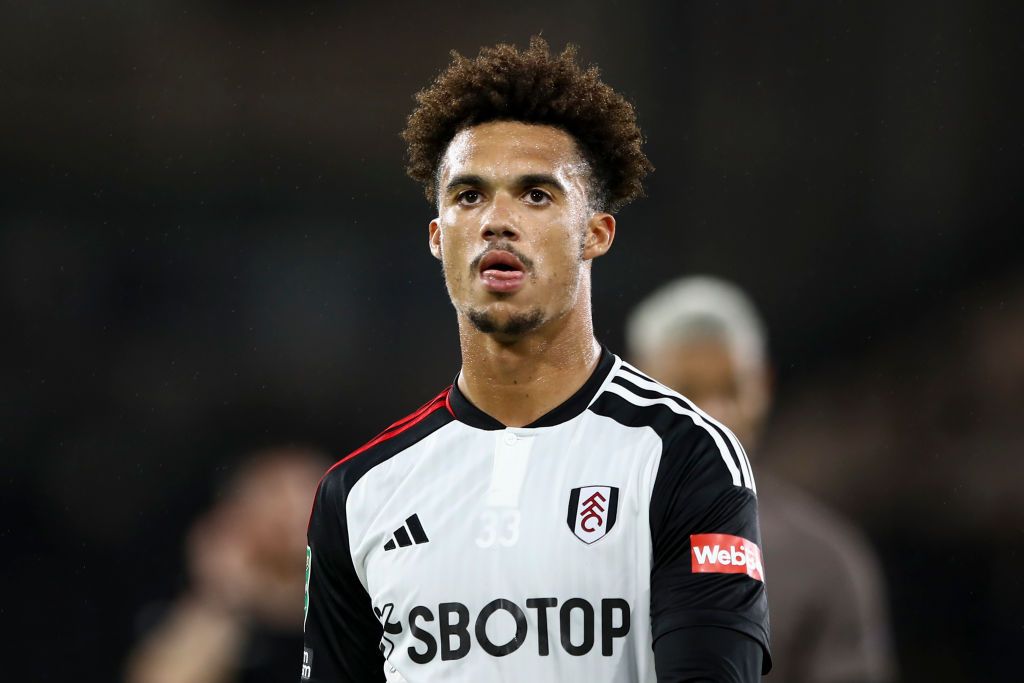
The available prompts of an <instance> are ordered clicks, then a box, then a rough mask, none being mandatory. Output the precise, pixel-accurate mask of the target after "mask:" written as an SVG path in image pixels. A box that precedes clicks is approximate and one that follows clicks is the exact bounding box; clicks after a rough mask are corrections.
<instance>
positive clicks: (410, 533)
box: [384, 515, 430, 550]
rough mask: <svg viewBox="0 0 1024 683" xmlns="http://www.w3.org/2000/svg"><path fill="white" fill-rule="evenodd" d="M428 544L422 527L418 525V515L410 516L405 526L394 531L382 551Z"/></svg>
mask: <svg viewBox="0 0 1024 683" xmlns="http://www.w3.org/2000/svg"><path fill="white" fill-rule="evenodd" d="M428 542H430V539H429V538H427V532H425V531H424V530H423V525H422V524H420V518H419V515H412V516H411V517H407V518H406V520H405V524H403V525H402V526H400V527H398V528H397V529H395V533H393V534H391V538H390V539H388V542H387V543H385V544H384V550H394V549H395V548H408V547H409V546H411V545H419V544H420V543H428Z"/></svg>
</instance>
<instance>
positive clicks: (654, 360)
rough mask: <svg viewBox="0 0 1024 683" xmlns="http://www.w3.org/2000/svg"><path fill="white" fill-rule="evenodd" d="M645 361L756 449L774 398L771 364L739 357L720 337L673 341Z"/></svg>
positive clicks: (658, 376) (644, 364)
mask: <svg viewBox="0 0 1024 683" xmlns="http://www.w3.org/2000/svg"><path fill="white" fill-rule="evenodd" d="M641 363H642V365H641V367H642V368H643V369H644V370H646V371H647V372H648V373H649V374H650V375H652V376H653V377H654V378H656V379H657V380H658V381H660V382H662V383H663V384H666V385H667V386H669V387H671V388H672V389H675V390H676V391H678V392H679V393H681V394H682V395H683V396H685V397H687V398H688V399H690V400H691V401H693V402H694V403H696V404H697V406H698V407H700V409H701V410H703V411H704V412H706V413H708V414H709V415H711V417H713V418H715V419H716V420H718V421H719V422H722V423H723V424H725V426H727V427H728V428H729V429H731V430H732V431H733V433H735V434H736V436H738V437H739V439H740V443H742V444H743V446H744V448H745V449H746V450H747V452H748V453H750V452H751V451H753V449H754V448H755V447H756V445H757V441H758V438H759V436H760V432H761V428H762V426H763V424H764V420H765V417H766V416H767V412H768V407H769V403H770V387H769V381H770V380H769V376H768V372H767V369H766V368H764V367H763V366H762V365H759V364H757V363H753V362H744V361H743V359H739V358H737V357H736V354H735V353H733V351H732V349H731V348H730V346H729V345H728V343H726V341H725V340H723V339H720V338H717V337H714V336H703V337H697V338H694V339H687V340H685V341H671V342H667V343H665V344H664V345H663V346H662V348H661V349H660V351H658V352H656V353H653V354H651V355H650V356H649V357H644V358H643V359H641Z"/></svg>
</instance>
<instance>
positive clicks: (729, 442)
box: [612, 368, 753, 488]
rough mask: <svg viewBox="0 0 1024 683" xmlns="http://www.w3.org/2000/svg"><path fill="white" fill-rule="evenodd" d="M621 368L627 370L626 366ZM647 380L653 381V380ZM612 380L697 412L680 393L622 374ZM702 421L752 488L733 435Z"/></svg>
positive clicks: (627, 387)
mask: <svg viewBox="0 0 1024 683" xmlns="http://www.w3.org/2000/svg"><path fill="white" fill-rule="evenodd" d="M623 369H625V370H627V371H628V368H623ZM631 374H633V375H635V376H637V377H642V378H644V377H643V375H641V374H640V373H637V372H631ZM644 379H646V378H644ZM649 381H651V382H655V380H649ZM612 382H613V383H615V384H618V385H619V386H622V387H625V388H626V389H628V390H629V391H630V392H632V393H634V394H636V395H637V396H641V397H643V398H661V399H667V400H669V401H672V402H673V403H675V404H676V405H678V406H679V407H680V408H684V409H685V410H688V411H690V412H693V413H698V410H697V407H696V406H695V405H693V404H692V403H690V402H689V401H687V400H686V399H684V398H683V397H682V396H680V395H677V394H672V393H668V392H661V391H655V390H654V389H646V388H644V387H640V386H637V385H636V384H634V383H633V382H631V381H629V379H628V378H626V377H623V376H622V375H617V376H616V377H615V378H613V379H612ZM698 414H699V413H698ZM703 422H704V424H706V425H708V426H709V427H710V428H711V429H713V430H715V432H716V433H717V434H718V436H719V438H721V440H722V442H723V443H724V444H725V447H726V449H727V450H728V452H729V456H730V457H731V458H732V461H733V462H734V463H735V464H736V467H738V468H739V471H740V474H741V480H742V481H743V482H744V485H745V486H747V487H749V488H753V487H752V486H751V479H750V474H748V473H749V471H750V470H749V466H748V465H747V464H746V455H745V454H742V453H739V452H738V451H737V446H736V445H734V443H733V440H734V438H735V437H733V436H732V435H731V434H728V433H726V431H725V429H724V428H723V427H722V426H721V425H720V424H719V423H718V422H717V421H716V420H710V419H708V420H703Z"/></svg>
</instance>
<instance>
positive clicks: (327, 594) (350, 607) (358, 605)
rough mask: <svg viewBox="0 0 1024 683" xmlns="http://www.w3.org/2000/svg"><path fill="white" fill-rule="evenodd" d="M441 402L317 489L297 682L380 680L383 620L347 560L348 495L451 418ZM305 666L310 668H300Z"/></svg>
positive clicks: (329, 476) (346, 463)
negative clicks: (376, 469)
mask: <svg viewBox="0 0 1024 683" xmlns="http://www.w3.org/2000/svg"><path fill="white" fill-rule="evenodd" d="M452 419H453V418H452V415H451V413H449V412H448V411H447V410H446V409H445V407H444V403H443V402H439V403H438V405H437V406H436V407H435V408H434V409H432V410H429V411H428V412H427V413H425V414H424V415H423V416H421V417H420V418H417V419H415V420H413V421H411V422H409V423H408V425H407V426H403V427H402V428H401V430H400V431H396V432H395V434H394V436H391V437H389V438H386V439H385V440H382V441H380V442H379V443H376V444H375V445H373V446H371V447H370V448H367V449H366V450H365V451H362V452H357V454H356V455H355V456H354V457H351V458H350V459H345V460H342V461H340V462H339V463H337V464H336V465H334V466H333V467H332V468H331V469H330V470H328V472H327V474H326V475H324V478H323V479H322V480H321V481H320V485H319V486H318V487H317V493H316V498H315V501H314V504H313V514H312V516H311V518H310V523H309V531H308V544H309V548H310V574H309V589H308V590H309V607H308V612H307V614H306V625H305V635H304V638H303V646H304V652H303V658H304V662H303V672H302V675H301V678H300V681H302V683H307V682H313V683H316V682H323V683H327V682H328V681H330V682H331V683H341V682H344V683H367V682H371V681H378V682H382V681H384V680H385V679H384V656H383V654H382V653H381V650H380V649H379V645H380V640H381V636H382V635H383V626H382V625H381V622H380V621H379V620H378V618H377V616H376V615H375V614H374V610H373V604H372V601H371V598H370V596H369V594H368V593H367V592H366V589H365V588H364V587H363V584H362V582H361V581H360V580H359V576H358V574H357V572H356V568H355V566H354V564H353V562H352V554H351V551H350V545H349V536H348V519H347V515H346V506H347V503H348V494H349V492H350V491H351V490H352V487H354V486H355V484H356V482H358V481H359V480H360V479H361V478H362V477H363V476H364V475H365V474H366V473H367V472H369V471H370V470H371V469H373V468H374V467H376V466H377V465H380V464H381V463H383V462H386V461H387V460H389V459H390V458H392V457H394V456H395V455H397V454H399V453H401V452H402V451H404V450H406V449H407V448H409V447H410V446H412V445H413V444H415V443H417V442H418V441H420V440H421V439H423V438H425V437H427V436H429V435H430V434H431V433H433V432H434V431H436V430H438V429H440V428H441V427H443V426H444V425H446V424H448V423H449V422H451V421H452ZM306 666H308V667H309V669H306V668H305V667H306Z"/></svg>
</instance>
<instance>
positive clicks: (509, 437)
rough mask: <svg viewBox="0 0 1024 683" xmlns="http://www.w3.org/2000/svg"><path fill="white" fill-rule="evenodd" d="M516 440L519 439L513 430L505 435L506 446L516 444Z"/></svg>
mask: <svg viewBox="0 0 1024 683" xmlns="http://www.w3.org/2000/svg"><path fill="white" fill-rule="evenodd" d="M516 441H518V437H517V436H516V435H515V434H513V433H512V432H509V433H508V434H506V435H505V445H506V446H512V445H514V444H515V442H516Z"/></svg>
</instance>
